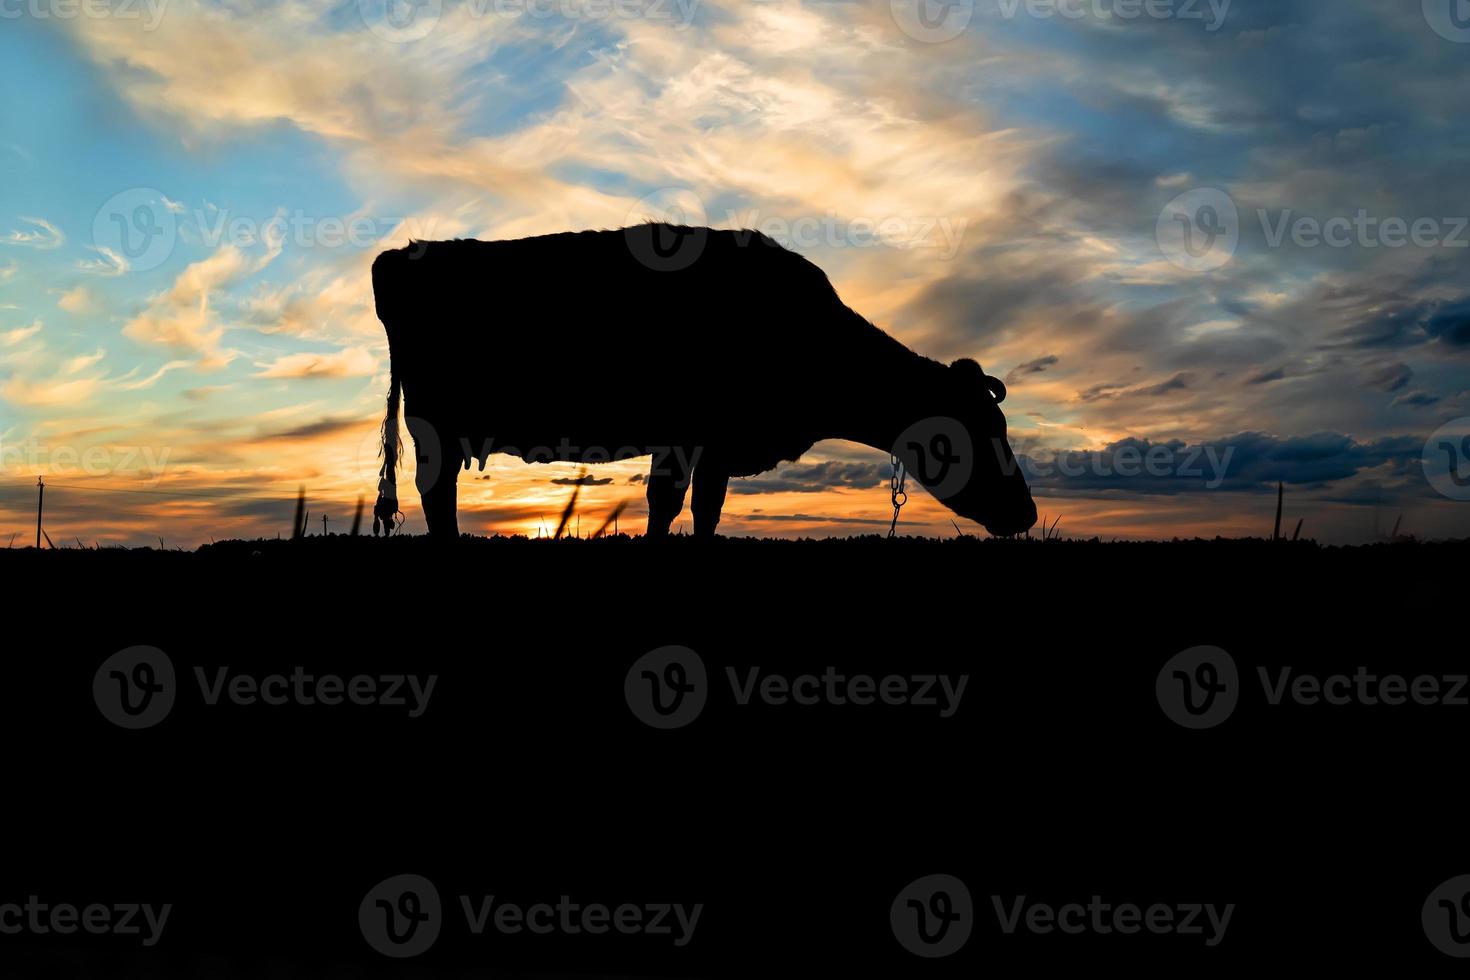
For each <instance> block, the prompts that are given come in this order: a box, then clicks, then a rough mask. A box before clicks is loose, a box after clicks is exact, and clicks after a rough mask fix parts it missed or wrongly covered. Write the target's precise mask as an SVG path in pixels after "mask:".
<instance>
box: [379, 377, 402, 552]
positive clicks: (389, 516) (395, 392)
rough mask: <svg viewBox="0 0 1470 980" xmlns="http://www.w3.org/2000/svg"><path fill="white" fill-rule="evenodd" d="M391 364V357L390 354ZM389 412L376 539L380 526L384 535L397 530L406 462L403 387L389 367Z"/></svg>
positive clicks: (386, 425)
mask: <svg viewBox="0 0 1470 980" xmlns="http://www.w3.org/2000/svg"><path fill="white" fill-rule="evenodd" d="M389 359H390V361H391V359H392V354H391V353H390V354H389ZM388 370H389V380H388V412H387V414H386V415H385V416H384V417H383V448H382V452H381V455H382V459H383V467H382V469H380V470H379V471H378V502H377V503H376V504H374V505H373V536H374V537H377V534H378V526H379V524H381V525H382V528H383V533H384V534H392V533H393V531H394V529H395V528H396V527H397V526H398V524H397V520H398V474H397V469H398V464H399V462H400V461H401V460H402V459H403V442H402V440H401V439H400V438H399V433H398V404H399V396H400V393H401V391H402V386H401V384H400V383H399V380H398V373H397V372H396V371H394V370H393V368H392V367H391V365H390V367H389V369H388Z"/></svg>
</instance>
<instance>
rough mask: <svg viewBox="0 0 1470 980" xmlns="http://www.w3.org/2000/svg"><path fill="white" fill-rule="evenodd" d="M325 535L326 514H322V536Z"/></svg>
mask: <svg viewBox="0 0 1470 980" xmlns="http://www.w3.org/2000/svg"><path fill="white" fill-rule="evenodd" d="M326 536H327V515H326V514H323V515H322V537H326Z"/></svg>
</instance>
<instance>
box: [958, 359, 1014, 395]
mask: <svg viewBox="0 0 1470 980" xmlns="http://www.w3.org/2000/svg"><path fill="white" fill-rule="evenodd" d="M949 369H950V370H951V371H953V372H954V374H955V377H957V378H959V379H960V380H961V381H962V382H963V383H964V384H966V385H974V386H975V387H977V388H984V389H985V390H986V391H988V392H990V394H991V397H993V398H994V399H995V401H996V403H997V404H999V403H1000V402H1003V401H1005V400H1006V386H1005V383H1004V382H1003V381H1001V380H1000V379H999V378H992V377H991V376H990V375H988V374H986V373H985V369H984V368H982V367H981V366H980V364H979V363H978V362H976V361H973V360H971V359H970V358H968V357H962V358H960V359H959V360H958V361H955V362H954V363H953V364H951V365H950V366H949Z"/></svg>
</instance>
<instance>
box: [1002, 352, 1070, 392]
mask: <svg viewBox="0 0 1470 980" xmlns="http://www.w3.org/2000/svg"><path fill="white" fill-rule="evenodd" d="M1060 360H1061V358H1059V357H1057V356H1056V355H1055V354H1047V355H1046V356H1045V357H1037V358H1033V359H1032V360H1029V361H1027V362H1026V363H1025V364H1018V365H1016V367H1014V368H1012V369H1011V370H1010V372H1009V373H1008V374H1007V375H1006V376H1005V377H1004V378H1002V379H1001V380H1002V381H1004V382H1005V383H1006V386H1007V387H1009V386H1010V385H1013V384H1015V383H1016V382H1017V381H1019V380H1021V379H1023V378H1025V377H1026V375H1028V374H1041V373H1043V372H1044V371H1046V369H1047V368H1049V367H1055V366H1056V365H1057V363H1058V362H1059V361H1060Z"/></svg>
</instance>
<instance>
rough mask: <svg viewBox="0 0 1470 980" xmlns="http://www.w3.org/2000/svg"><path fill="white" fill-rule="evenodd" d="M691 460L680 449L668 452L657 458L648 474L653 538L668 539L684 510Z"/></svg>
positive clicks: (659, 454) (649, 518)
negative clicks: (671, 527) (670, 531)
mask: <svg viewBox="0 0 1470 980" xmlns="http://www.w3.org/2000/svg"><path fill="white" fill-rule="evenodd" d="M687 460H688V457H687V456H686V455H685V454H684V453H681V452H678V451H676V450H664V451H663V452H660V453H656V454H655V455H654V457H653V465H652V466H651V467H650V468H649V471H648V494H647V497H648V530H647V531H646V532H644V534H645V536H646V537H649V538H666V537H668V535H669V527H670V526H671V525H672V524H673V523H674V518H676V517H678V516H679V511H681V510H683V509H684V494H685V493H686V492H687V491H688V490H689V464H688V462H687Z"/></svg>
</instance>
